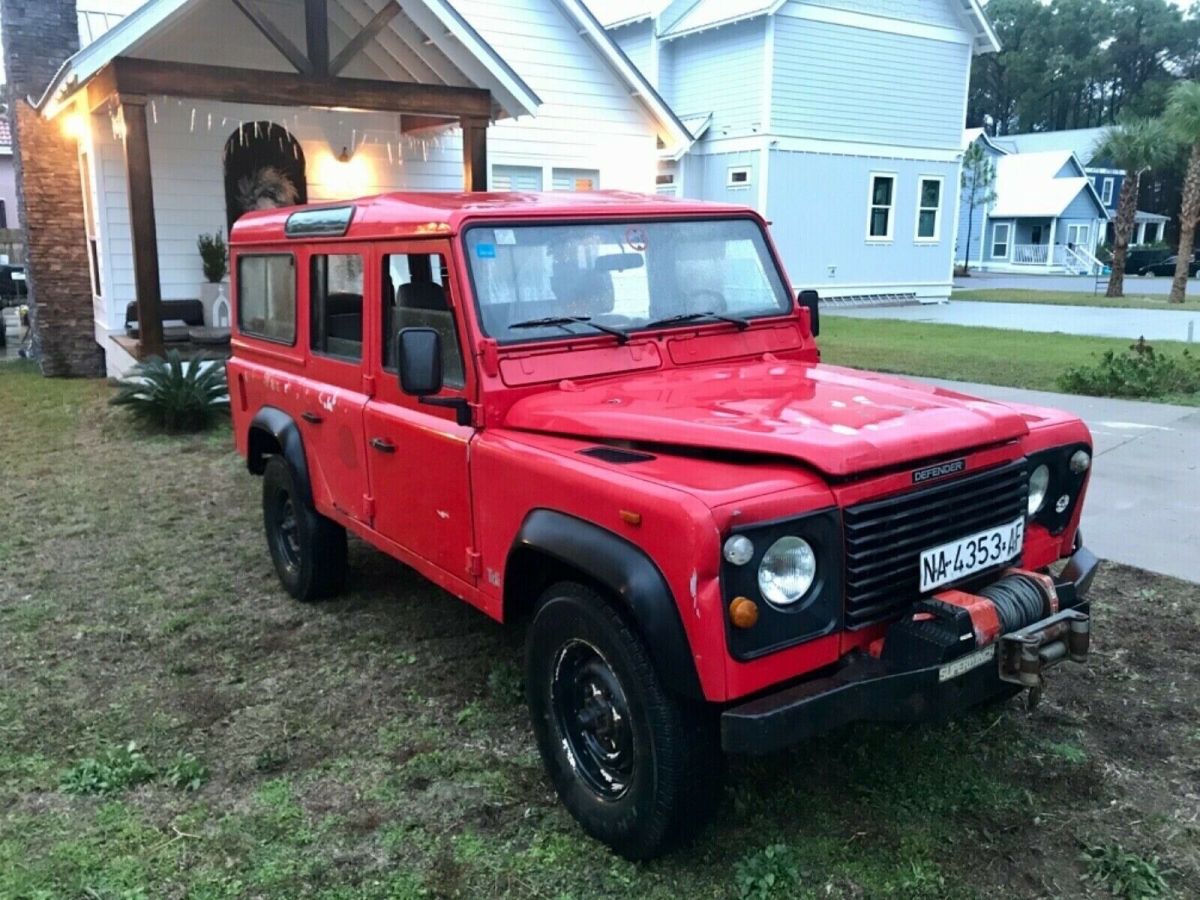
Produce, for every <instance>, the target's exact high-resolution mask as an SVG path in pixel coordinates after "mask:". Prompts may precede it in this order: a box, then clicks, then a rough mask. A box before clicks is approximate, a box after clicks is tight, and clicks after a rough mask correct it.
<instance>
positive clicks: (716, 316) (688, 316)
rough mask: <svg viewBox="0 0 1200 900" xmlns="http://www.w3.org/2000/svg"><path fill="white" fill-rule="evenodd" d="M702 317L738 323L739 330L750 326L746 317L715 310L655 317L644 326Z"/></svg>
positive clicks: (656, 325)
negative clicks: (742, 317) (661, 317)
mask: <svg viewBox="0 0 1200 900" xmlns="http://www.w3.org/2000/svg"><path fill="white" fill-rule="evenodd" d="M700 319H715V320H716V321H718V322H728V323H729V324H730V325H736V326H737V329H738V331H745V330H746V329H747V328H749V327H750V322H749V321H748V320H746V319H740V318H738V317H737V316H726V315H722V314H721V313H715V312H690V313H680V314H679V315H677V316H667V317H666V318H665V319H655V320H654V321H653V322H647V323H646V324H645V325H643V326H642V327H643V328H658V327H660V326H662V325H682V324H684V323H685V322H696V321H699V320H700Z"/></svg>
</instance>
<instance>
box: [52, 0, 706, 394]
mask: <svg viewBox="0 0 1200 900" xmlns="http://www.w3.org/2000/svg"><path fill="white" fill-rule="evenodd" d="M131 7H132V9H131ZM314 9H316V10H322V9H324V10H325V15H324V16H323V17H320V18H319V19H318V20H314V19H313V17H312V16H311V11H312V10H314ZM79 12H80V33H81V38H82V43H83V48H82V49H81V50H80V52H79V53H77V54H75V55H74V56H73V57H71V59H69V60H68V61H67V62H66V64H65V65H64V66H63V67H62V69H61V70H60V71H59V73H58V75H57V77H56V78H55V79H54V81H53V83H51V84H50V85H48V86H47V88H46V91H45V95H44V96H43V97H42V98H41V100H40V102H39V104H38V107H39V109H40V112H41V113H42V115H43V116H45V117H48V118H53V119H57V120H59V121H61V122H62V124H63V127H64V128H65V129H67V130H68V131H69V132H70V133H72V134H74V135H75V136H76V138H77V140H78V147H79V162H80V168H81V173H82V180H83V186H84V195H85V219H86V224H87V235H88V243H89V248H90V253H91V269H92V272H91V274H92V291H93V300H94V316H95V336H96V340H97V342H98V343H99V344H101V346H103V347H104V349H105V351H106V356H107V366H108V370H109V372H110V374H116V373H118V372H120V371H122V370H125V369H127V368H128V366H129V365H131V364H132V362H133V358H134V354H136V353H138V352H139V350H141V349H144V348H141V347H140V346H139V344H138V342H137V341H135V340H133V339H132V338H130V337H129V336H128V335H127V334H126V323H127V319H128V318H129V313H128V312H127V307H128V305H129V304H130V303H134V302H139V301H140V302H142V303H144V304H145V303H147V302H148V298H149V302H152V303H153V304H155V305H157V303H158V302H159V300H162V301H169V300H184V299H189V298H195V297H197V295H198V292H199V287H200V284H201V282H202V281H203V277H202V270H201V262H200V257H199V255H198V253H197V250H196V239H197V236H198V234H199V233H201V232H215V231H220V230H224V229H226V228H227V227H228V224H229V222H230V221H231V218H232V217H233V216H234V215H235V210H234V209H233V208H232V207H233V206H234V205H236V203H239V202H242V201H243V200H244V199H245V196H244V195H245V192H244V191H242V192H241V193H239V190H241V189H240V188H239V184H243V186H244V185H245V184H249V182H245V178H246V172H245V171H244V167H245V166H246V165H247V163H246V159H247V156H248V155H249V156H253V157H254V158H256V159H258V160H259V162H260V163H261V160H262V159H264V158H265V159H268V160H270V159H271V158H272V157H271V155H272V154H274V159H275V161H274V163H273V165H271V166H270V168H271V169H272V170H273V171H274V172H275V175H274V176H272V177H273V178H274V181H270V180H268V182H266V183H260V182H258V181H255V182H253V185H252V186H253V187H254V188H255V190H262V191H266V192H268V193H269V192H271V191H276V192H281V193H282V195H284V196H286V197H288V198H290V199H293V200H309V201H318V200H329V199H340V198H347V197H350V196H359V195H364V194H371V193H377V192H381V191H390V190H462V189H463V187H464V183H465V184H466V186H467V187H468V188H469V189H475V190H481V189H485V188H487V187H493V188H495V189H509V188H513V189H517V188H529V189H535V190H537V189H550V188H552V187H553V188H555V189H567V190H586V189H595V188H623V189H630V190H639V191H651V190H653V187H654V180H655V175H656V166H657V154H658V149H659V148H664V150H665V152H670V153H678V152H682V149H683V148H686V147H688V146H690V145H691V143H692V137H691V135H690V133H689V132H688V130H687V129H686V127H685V126H684V125H683V124H682V123H681V122H680V120H679V119H678V118H676V116H675V115H674V114H673V113H672V111H671V110H670V108H669V107H668V105H667V104H666V103H665V102H664V101H663V100H662V98H661V97H660V96H659V95H658V93H657V92H656V91H655V90H654V88H653V87H652V86H651V85H650V84H649V83H648V82H647V81H646V79H645V78H644V76H643V75H642V74H641V73H640V72H639V71H638V69H637V68H636V67H635V66H633V65H632V64H631V63H630V62H629V60H628V59H627V58H626V57H625V55H624V54H622V53H621V52H620V50H619V49H618V48H617V47H616V45H615V44H614V43H613V42H612V41H611V40H610V39H609V37H608V36H607V34H606V33H605V32H604V30H603V28H602V27H601V26H600V25H599V23H598V22H597V21H596V20H595V19H594V18H593V17H592V16H591V14H590V13H589V12H588V10H587V9H586V8H585V7H584V6H583V5H582V3H581V2H579V0H453V4H452V3H451V2H449V0H307V2H305V3H302V2H300V0H255V2H248V0H148V2H146V3H144V4H141V5H138V4H137V3H132V2H129V0H81V3H80V9H79ZM306 12H307V13H309V14H308V15H306ZM464 135H466V136H467V137H466V139H465V140H464ZM263 168H264V167H263V166H261V165H260V167H259V169H258V170H256V171H257V172H258V173H260V174H261V172H262V171H263ZM239 197H241V198H242V199H238V198H239ZM251 199H253V198H251ZM133 318H135V319H136V318H137V316H136V314H135V315H134V316H133ZM150 337H152V335H150Z"/></svg>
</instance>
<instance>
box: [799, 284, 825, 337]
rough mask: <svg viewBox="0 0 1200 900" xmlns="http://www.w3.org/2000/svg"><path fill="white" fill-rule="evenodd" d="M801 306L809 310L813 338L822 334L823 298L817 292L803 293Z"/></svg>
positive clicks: (801, 293)
mask: <svg viewBox="0 0 1200 900" xmlns="http://www.w3.org/2000/svg"><path fill="white" fill-rule="evenodd" d="M799 299H800V305H801V306H803V307H804V308H805V309H807V310H808V321H809V323H811V325H812V333H813V337H816V336H817V335H819V334H820V333H821V298H820V297H818V296H817V292H816V291H801V292H800V298H799Z"/></svg>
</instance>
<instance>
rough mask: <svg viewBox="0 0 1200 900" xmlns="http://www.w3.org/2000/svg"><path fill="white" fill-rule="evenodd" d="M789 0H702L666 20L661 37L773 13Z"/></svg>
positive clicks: (671, 36) (675, 35) (688, 32)
mask: <svg viewBox="0 0 1200 900" xmlns="http://www.w3.org/2000/svg"><path fill="white" fill-rule="evenodd" d="M785 2H787V0H699V2H697V3H696V4H695V5H693V6H692V8H691V9H689V10H687V11H686V12H685V13H684V14H683V15H681V16H680V17H679V18H678V19H676V20H675V21H674V22H663V23H662V24H661V29H660V31H659V37H661V38H662V39H663V40H670V39H671V38H677V37H682V36H683V35H685V34H693V33H695V32H697V31H704V30H706V29H708V28H717V27H719V26H721V25H731V24H733V23H734V22H740V21H742V20H743V19H753V18H755V17H756V16H770V15H774V14H775V13H776V12H777V11H778V10H779V8H780V7H781V6H783V4H784V3H785Z"/></svg>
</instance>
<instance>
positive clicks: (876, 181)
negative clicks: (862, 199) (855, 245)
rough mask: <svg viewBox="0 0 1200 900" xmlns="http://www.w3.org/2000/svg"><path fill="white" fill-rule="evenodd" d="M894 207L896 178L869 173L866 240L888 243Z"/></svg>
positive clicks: (890, 237)
mask: <svg viewBox="0 0 1200 900" xmlns="http://www.w3.org/2000/svg"><path fill="white" fill-rule="evenodd" d="M895 205H896V176H895V175H884V174H878V173H876V172H872V173H871V193H870V195H869V196H868V198H867V240H869V241H890V240H891V239H892V217H893V213H894V212H895Z"/></svg>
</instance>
